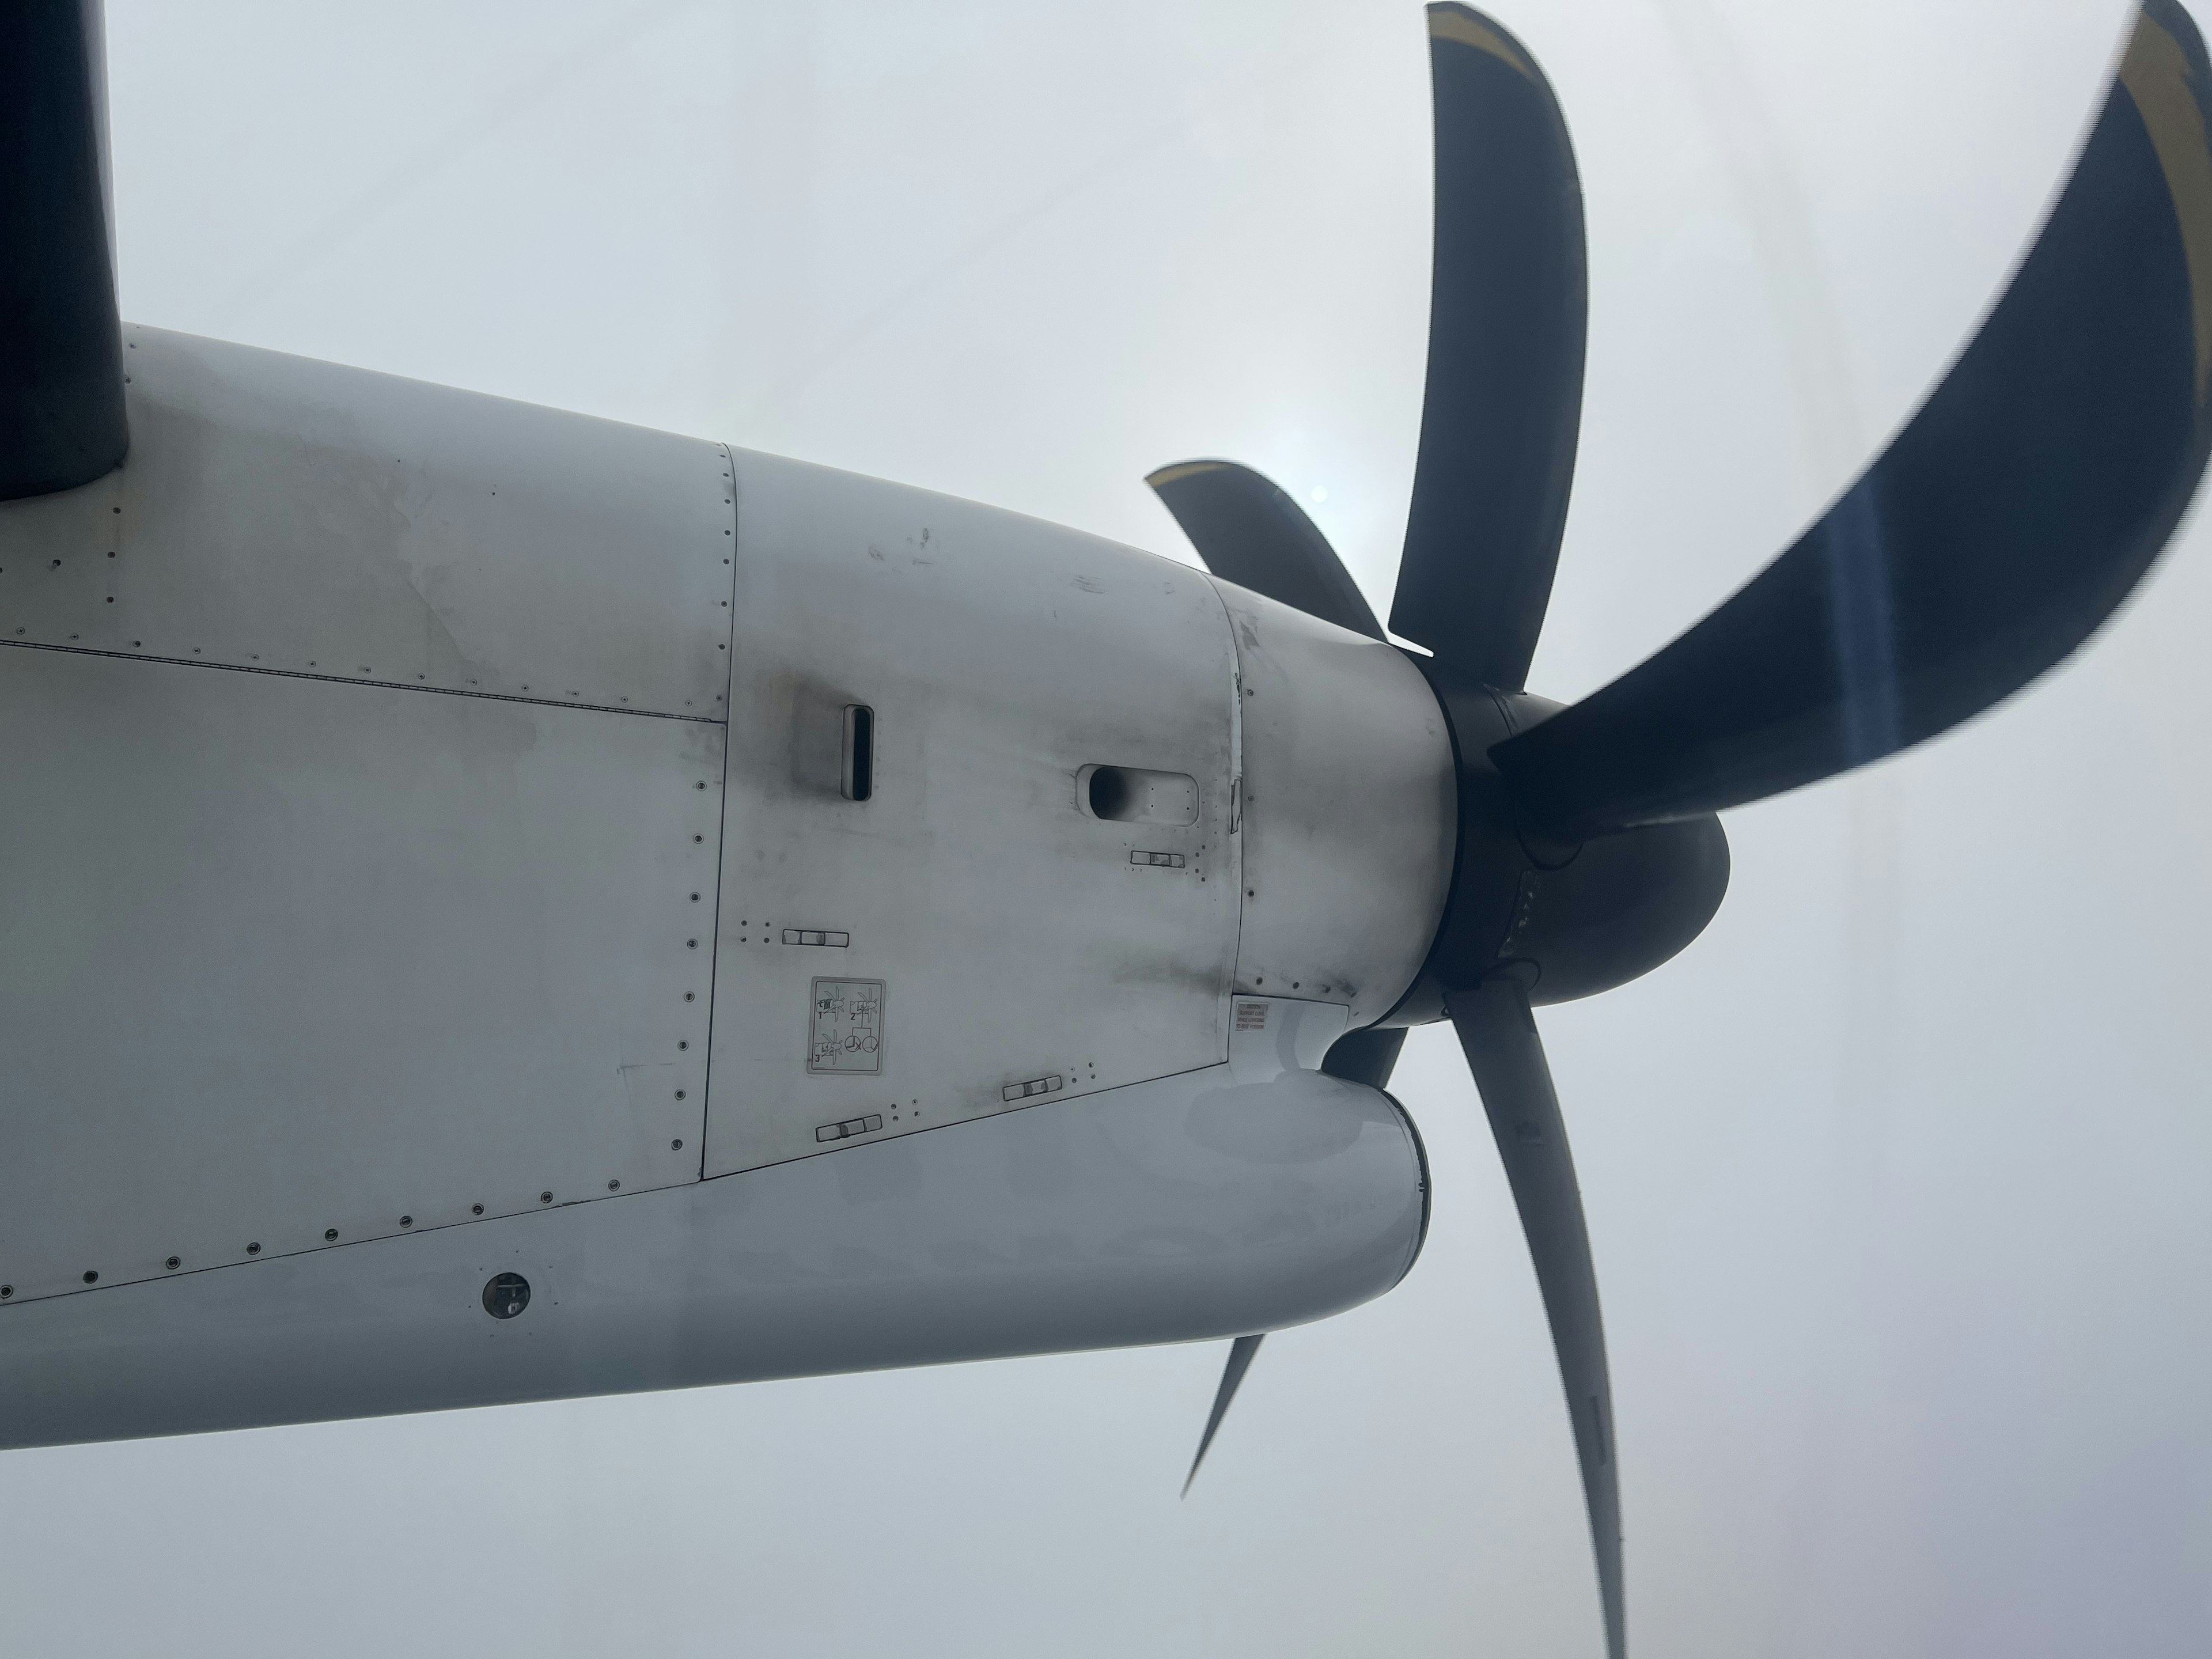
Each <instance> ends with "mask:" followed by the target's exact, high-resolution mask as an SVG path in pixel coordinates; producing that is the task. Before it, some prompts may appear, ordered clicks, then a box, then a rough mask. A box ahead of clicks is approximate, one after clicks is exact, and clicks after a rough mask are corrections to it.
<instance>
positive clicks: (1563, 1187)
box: [1451, 975, 1627, 1659]
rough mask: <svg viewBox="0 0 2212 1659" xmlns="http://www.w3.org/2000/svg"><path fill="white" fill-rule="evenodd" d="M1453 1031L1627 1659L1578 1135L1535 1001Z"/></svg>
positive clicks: (1463, 1005) (1511, 989) (1508, 987)
mask: <svg viewBox="0 0 2212 1659" xmlns="http://www.w3.org/2000/svg"><path fill="white" fill-rule="evenodd" d="M1451 1020H1452V1024H1453V1026H1454V1028H1455V1030H1457V1031H1458V1032H1459V1040H1460V1046H1461V1047H1462V1048H1464V1049H1466V1051H1467V1063H1468V1067H1469V1069H1471V1070H1472V1071H1473V1072H1474V1084H1475V1087H1476V1088H1477V1089H1478V1090H1480V1091H1481V1094H1482V1106H1483V1110H1484V1112H1485V1113H1486V1115H1488V1117H1489V1119H1490V1130H1491V1133H1492V1135H1493V1136H1494V1137H1495V1138H1496V1139H1497V1141H1498V1157H1499V1158H1501V1159H1503V1160H1504V1164H1505V1176H1506V1180H1507V1182H1509V1183H1510V1185H1511V1187H1512V1188H1513V1204H1514V1207H1515V1208H1516V1209H1517V1210H1518V1211H1519V1212H1521V1231H1522V1234H1523V1235H1524V1236H1526V1237H1527V1238H1528V1255H1529V1257H1530V1259H1531V1260H1532V1261H1534V1263H1535V1267H1536V1286H1537V1288H1538V1289H1539V1290H1540V1291H1542V1292H1543V1297H1544V1312H1545V1315H1546V1316H1547V1318H1548V1319H1549V1321H1550V1322H1551V1327H1552V1347H1553V1352H1555V1353H1556V1354H1557V1355H1558V1357H1559V1381H1560V1383H1561V1384H1562V1385H1564V1386H1565V1389H1566V1393H1567V1416H1568V1419H1569V1420H1570V1421H1571V1424H1572V1425H1573V1428H1574V1434H1575V1452H1576V1455H1577V1458H1578V1459H1579V1460H1580V1462H1581V1463H1582V1471H1583V1499H1584V1501H1585V1502H1586V1503H1587V1504H1588V1505H1589V1523H1590V1541H1591V1543H1592V1544H1593V1545H1594V1546H1595V1549H1596V1552H1597V1583H1598V1595H1599V1598H1600V1600H1601V1602H1602V1603H1603V1606H1604V1610H1605V1644H1606V1652H1607V1654H1608V1655H1609V1656H1611V1659H1621V1655H1622V1653H1623V1652H1624V1651H1625V1650H1626V1642H1627V1634H1626V1630H1627V1626H1626V1608H1625V1606H1624V1603H1623V1599H1622V1585H1621V1577H1620V1468H1619V1467H1618V1466H1617V1465H1616V1464H1615V1462H1614V1461H1613V1384H1612V1382H1611V1380H1610V1378H1609V1376H1608V1373H1607V1368H1606V1363H1605V1322H1604V1321H1603V1320H1602V1319H1601V1318H1600V1317H1599V1316H1598V1305H1597V1271H1596V1269H1595V1267H1594V1266H1593V1265H1592V1264H1591V1261H1590V1247H1589V1231H1588V1230H1587V1229H1586V1228H1585V1227H1584V1225H1583V1195H1582V1188H1580V1187H1579V1186H1577V1184H1576V1182H1575V1160H1574V1157H1573V1154H1572V1153H1571V1152H1569V1151H1568V1150H1567V1126H1566V1123H1565V1121H1564V1120H1563V1119H1562V1118H1561V1117H1560V1115H1559V1095H1558V1093H1557V1092H1556V1091H1554V1090H1553V1087H1552V1068H1551V1066H1550V1065H1549V1063H1548V1062H1547V1061H1546V1060H1545V1058H1544V1044H1543V1042H1542V1040H1541V1038H1540V1037H1539V1036H1537V1035H1536V1021H1535V1018H1534V1015H1532V1014H1531V1013H1530V1012H1529V1011H1528V992H1527V990H1526V989H1525V988H1523V987H1522V984H1521V981H1519V980H1517V979H1515V978H1513V977H1512V976H1510V975H1500V976H1498V977H1497V978H1494V979H1488V980H1485V981H1483V982H1482V983H1481V984H1480V986H1478V987H1476V988H1475V989H1474V990H1472V991H1455V992H1453V993H1452V994H1451Z"/></svg>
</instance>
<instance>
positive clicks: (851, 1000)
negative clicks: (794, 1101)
mask: <svg viewBox="0 0 2212 1659" xmlns="http://www.w3.org/2000/svg"><path fill="white" fill-rule="evenodd" d="M806 1069H807V1070H808V1071H810V1072H830V1073H835V1072H880V1071H882V1070H883V1069H884V982H883V981H881V980H879V979H817V980H816V981H814V1012H813V1015H812V1018H811V1021H810V1023H809V1024H808V1026H807V1043H806Z"/></svg>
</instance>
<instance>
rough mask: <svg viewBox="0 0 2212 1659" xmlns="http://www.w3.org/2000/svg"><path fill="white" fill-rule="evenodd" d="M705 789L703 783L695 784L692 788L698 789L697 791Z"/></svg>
mask: <svg viewBox="0 0 2212 1659" xmlns="http://www.w3.org/2000/svg"><path fill="white" fill-rule="evenodd" d="M693 787H695V788H698V789H704V788H705V787H707V786H706V785H705V784H703V783H701V784H695V785H694V786H693Z"/></svg>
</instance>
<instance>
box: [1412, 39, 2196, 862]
mask: <svg viewBox="0 0 2212 1659" xmlns="http://www.w3.org/2000/svg"><path fill="white" fill-rule="evenodd" d="M2208 96H2212V69H2209V68H2208V64H2207V62H2206V58H2205V52H2204V44H2203V39H2202V38H2201V37H2200V36H2199V35H2198V33H2197V29H2196V27H2195V26H2194V25H2193V24H2192V23H2191V21H2190V19H2189V16H2188V14H2187V13H2185V12H2184V11H2183V10H2182V9H2181V8H2180V7H2179V5H2177V4H2175V3H2173V0H2148V3H2147V4H2145V5H2144V7H2143V9H2142V14H2141V15H2140V16H2139V17H2138V19H2137V21H2136V26H2135V31H2134V33H2133V36H2132V37H2131V39H2130V43H2129V46H2128V49H2127V52H2126V54H2125V56H2124V58H2123V59H2122V62H2121V64H2120V70H2119V75H2118V79H2117V81H2116V82H2115V83H2114V85H2113V87H2112V91H2111V94H2110V95H2109V96H2108V97H2107V98H2106V101H2105V104H2104V107H2103V111H2102V112H2101V113H2100V115H2099V117H2098V118H2097V121H2096V125H2095V126H2094V127H2093V130H2092V131H2091V132H2090V134H2089V138H2088V142H2087V146H2086V147H2085V148H2084V149H2083V150H2082V152H2081V159H2080V161H2078V162H2077V163H2076V164H2075V169H2074V173H2073V177H2072V179H2070V180H2069V182H2068V184H2067V185H2066V188H2065V190H2064V191H2063V193H2062V194H2061V195H2060V196H2059V198H2058V202H2057V206H2056V207H2055V208H2054V209H2053V210H2051V217H2050V220H2049V222H2047V223H2046V224H2045V227H2044V228H2043V232H2042V234H2041V235H2040V236H2039V238H2038V239H2037V240H2036V242H2035V245H2034V246H2033V248H2032V249H2031V250H2030V252H2029V253H2028V255H2027V259H2026V260H2025V262H2024V263H2023V264H2021V267H2020V270H2019V271H2018V273H2017V274H2016V275H2015V276H2014V277H2013V279H2012V283H2011V284H2010V286H2009V287H2008V289H2006V291H2005V294H2004V296H2003V298H2002V300H2000V301H1998V302H1997V305H1996V309H1995V310H1994V311H1993V312H1991V313H1990V317H1989V319H1988V320H1987V321H1986V322H1984V324H1983V325H1982V328H1981V331H1980V332H1979V333H1978V335H1976V337H1974V340H1973V343H1972V344H1971V345H1969V346H1968V347H1967V348H1966V352H1965V354H1964V355H1963V356H1960V359H1959V361H1958V362H1957V364H1956V365H1955V366H1954V368H1952V370H1951V372H1950V373H1949V374H1947V375H1946V376H1945V377H1944V379H1943V380H1942V383H1941V384H1940V385H1939V386H1936V390H1935V392H1933V393H1932V394H1931V395H1930V396H1929V399H1928V401H1927V402H1926V404H1923V406H1922V407H1921V409H1920V411H1919V412H1918V413H1917V415H1915V416H1913V418H1912V420H1911V422H1910V423H1909V424H1908V425H1907V426H1906V427H1905V430H1904V431H1903V432H1901V433H1900V434H1899V435H1898V436H1897V438H1896V440H1895V441H1893V443H1892V444H1891V445H1890V447H1889V448H1888V449H1887V452H1885V453H1883V455H1882V456H1881V459H1879V460H1877V461H1876V462H1875V464H1874V465H1873V466H1872V467H1871V468H1869V470H1868V471H1867V472H1866V474H1865V475H1864V476H1863V477H1861V478H1860V479H1859V481H1858V482H1857V483H1856V484H1854V485H1853V486H1852V487H1851V489H1850V491H1849V492H1848V493H1846V494H1845V495H1844V498H1843V499H1842V500H1841V501H1838V502H1837V503H1836V505H1835V506H1834V507H1832V508H1830V509H1829V511H1828V512H1827V513H1826V515H1825V516H1824V517H1823V518H1822V519H1821V520H1820V522H1819V523H1817V524H1815V525H1814V526H1813V527H1812V529H1811V530H1809V531H1808V532H1806V533H1805V535H1804V536H1803V537H1802V538H1801V539H1800V540H1799V541H1798V542H1797V544H1796V545H1795V546H1793V547H1792V548H1790V550H1789V551H1787V552H1786V553H1784V554H1783V555H1782V556H1781V557H1780V558H1778V559H1777V560H1776V561H1775V562H1773V563H1772V564H1771V565H1770V566H1768V567H1767V568H1766V569H1765V570H1764V571H1762V572H1761V573H1760V574H1759V575H1758V576H1757V577H1755V578H1753V580H1752V581H1751V582H1750V583H1749V585H1747V586H1745V587H1744V588H1743V589H1741V591H1740V592H1737V593H1736V594H1735V597H1734V598H1732V599H1729V600H1728V601H1726V602H1725V603H1724V604H1723V605H1721V607H1720V608H1719V609H1718V610H1717V611H1714V612H1713V613H1712V614H1711V616H1709V617H1706V618H1705V620H1704V621H1703V622H1701V623H1698V624H1697V626H1695V627H1694V628H1692V629H1690V631H1689V632H1688V633H1686V634H1685V635H1682V637H1681V638H1680V639H1678V640H1676V641H1674V643H1673V644H1672V645H1669V646H1668V647H1666V648H1665V649H1663V650H1662V651H1660V652H1659V653H1657V654H1656V655H1655V656H1653V657H1651V658H1650V659H1648V660H1647V661H1645V662H1644V664H1643V665H1641V666H1639V667H1637V668H1634V669H1632V670H1631V671H1629V672H1628V673H1626V674H1625V675H1623V676H1622V677H1621V678H1619V679H1617V680H1615V681H1614V682H1613V684H1610V685H1608V686H1607V687H1605V688H1604V689H1603V690H1600V691H1598V692H1597V693H1595V695H1593V696H1589V697H1588V698H1586V699H1584V700H1583V702H1579V703H1577V704H1576V705H1574V706H1573V707H1572V708H1568V709H1565V710H1564V711H1562V712H1561V713H1559V714H1555V715H1553V717H1552V718H1551V719H1550V720H1546V721H1545V722H1543V724H1541V725H1540V726H1535V727H1534V728H1533V729H1531V730H1529V731H1527V732H1522V733H1521V734H1519V735H1518V736H1516V737H1513V738H1508V739H1507V740H1506V741H1504V743H1501V744H1498V745H1497V746H1496V747H1495V748H1493V749H1492V750H1491V751H1490V752H1491V756H1492V759H1493V760H1494V761H1495V762H1496V763H1497V765H1498V770H1499V771H1500V772H1502V773H1503V774H1504V776H1505V779H1506V781H1507V782H1508V784H1509V785H1510V788H1511V790H1512V793H1513V795H1514V799H1515V801H1516V805H1517V807H1518V809H1519V811H1521V812H1522V815H1523V820H1524V822H1527V823H1531V824H1533V825H1534V826H1536V827H1539V828H1541V829H1542V830H1544V831H1546V832H1548V833H1550V834H1553V835H1556V836H1562V837H1564V838H1566V839H1568V840H1579V839H1583V838H1585V837H1588V836H1595V835H1600V834H1603V833H1604V832H1606V831H1607V830H1615V829H1625V828H1627V827H1629V826H1631V825H1633V824H1638V823H1656V822H1660V821H1662V820H1666V819H1669V818H1681V817H1690V816H1692V815H1694V814H1697V813H1702V812H1709V811H1716V810H1717V809H1719V808H1722V807H1726V806H1733V805H1737V804H1738V803H1740V802H1743V801H1749V800H1756V799H1759V798H1760V797H1762V796H1765V795H1771V794H1775V793H1779V792H1780V791H1782V790H1785V789H1791V788H1795V787H1797V786H1798V785H1800V784H1805V783H1810V782H1813V781H1814V780H1816V779H1820V778H1824V777H1827V776H1829V775H1832V774H1834V773H1837V772H1842V771H1845V770H1848V769H1850V768H1852V767H1855V766H1860V765H1863V764H1865V763H1867V762H1869V761H1871V760H1876V759H1879V758H1881V757H1882V756H1884V755H1888V754H1892V753H1894V752H1895V751H1896V750H1900V749H1904V748H1906V747H1908V746H1909V745H1911V744H1916V743H1918V742H1920V741H1922V740H1923V738H1929V737H1933V736H1934V735H1936V733H1937V732H1942V731H1943V730H1945V729H1946V728H1948V727H1949V726H1955V725H1957V724H1958V723H1959V722H1960V720H1966V719H1967V718H1968V717H1970V716H1972V715H1973V714H1978V713H1979V712H1980V711H1981V710H1982V709H1984V708H1988V707H1989V706H1990V704H1992V703H1994V702H1997V701H1999V700H2000V699H2002V698H2003V697H2006V696H2009V695H2010V694H2011V693H2013V692H2014V691H2016V690H2019V689H2020V688H2021V686H2023V685H2025V684H2027V683H2028V682H2029V681H2030V680H2032V679H2033V678H2035V677H2036V676H2037V675H2039V674H2040V673H2042V672H2043V671H2045V669H2047V668H2049V667H2051V665H2053V664H2054V663H2056V662H2057V661H2058V660H2059V659H2061V658H2063V657H2064V656H2065V655H2066V654H2067V653H2069V652H2070V651H2072V650H2073V649H2074V647H2075V646H2077V645H2079V644H2080V643H2081V641H2083V640H2084V639H2086V638H2087V636H2088V635H2090V633H2091V632H2092V631H2093V630H2094V629H2096V627H2097V626H2098V624H2099V623H2102V622H2103V621H2104V619H2105V618H2106V617H2107V616H2109V615H2111V613H2112V611H2113V609H2114V608H2115V607H2116V606H2118V605H2119V603H2120V601H2121V600H2122V599H2125V598H2126V597H2127V595H2128V593H2129V592H2130V590H2131V589H2133V588H2134V586H2136V583H2137V582H2138V581H2139V580H2142V576H2143V574H2144V573H2145V571H2147V570H2148V568H2149V567H2150V564H2151V562H2152V560H2153V559H2154V558H2155V557H2156V556H2158V553H2159V550H2160V549H2161V548H2162V547H2164V545H2165V544H2166V538H2168V537H2169V536H2171V535H2172V533H2173V529H2174V526H2175V525H2176V524H2177V523H2178V522H2179V520H2180V518H2181V514H2182V512H2183V510H2184V509H2185V507H2187V506H2188V504H2189V501H2190V498H2191V495H2193V494H2194V493H2195V491H2196V489H2197V481H2198V479H2199V478H2200V477H2202V476H2203V471H2204V465H2205V459H2206V456H2207V454H2208V453H2212V398H2208V392H2212V137H2208V123H2207V102H2208ZM1401 631H1403V630H1402V629H1401Z"/></svg>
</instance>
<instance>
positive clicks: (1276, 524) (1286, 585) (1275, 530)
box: [1145, 461, 1383, 640]
mask: <svg viewBox="0 0 2212 1659" xmlns="http://www.w3.org/2000/svg"><path fill="white" fill-rule="evenodd" d="M1145 482H1146V483H1148V484H1150V485H1152V489H1153V492H1154V493H1155V494H1156V495H1158V496H1159V498H1160V500H1161V501H1163V502H1164V503H1165V504H1166V506H1167V509H1168V511H1169V512H1170V513H1174V514H1175V519H1176V523H1177V524H1179V525H1181V526H1182V533H1183V534H1184V535H1186V536H1188V537H1189V538H1190V544H1191V545H1192V546H1193V547H1194V548H1196V549H1197V550H1198V556H1199V557H1200V558H1201V559H1203V560H1205V561H1206V568H1207V569H1208V570H1211V571H1212V573H1213V574H1215V575H1217V576H1219V577H1221V578H1223V579H1224V580H1227V581H1232V582H1235V583H1236V584H1237V586H1239V587H1249V588H1250V589H1251V590H1252V591H1253V592H1255V593H1264V594H1266V595H1267V597H1268V598H1269V599H1279V600H1280V601H1282V603H1283V604H1285V605H1291V606H1292V607H1294V608H1296V609H1297V610H1299V611H1304V612H1305V613H1306V614H1307V615H1308V616H1310V617H1320V618H1321V619H1322V621H1323V622H1333V623H1335V624H1336V625H1337V626H1338V627H1339V628H1348V629H1351V630H1352V632H1353V633H1355V634H1364V635H1367V637H1368V638H1370V639H1371V640H1379V639H1381V638H1382V637H1383V625H1382V623H1378V622H1376V620H1375V612H1374V611H1372V610H1370V608H1369V607H1368V604H1367V600H1366V598H1365V596H1364V595H1363V594H1362V593H1361V592H1360V591H1359V588H1358V584H1356V583H1355V582H1354V581H1353V580H1352V575H1351V573H1350V572H1349V571H1347V570H1346V569H1345V568H1344V565H1343V563H1342V562H1341V561H1340V560H1339V559H1338V558H1337V556H1336V551H1335V550H1334V548H1332V547H1330V546H1329V544H1328V538H1326V537H1324V536H1323V535H1322V533H1321V532H1320V531H1319V530H1317V529H1316V528H1315V527H1314V521H1313V520H1311V519H1309V518H1308V517H1306V515H1305V511H1304V508H1302V507H1299V505H1298V504H1297V502H1296V501H1292V500H1291V498H1290V497H1289V496H1288V495H1285V494H1284V493H1283V492H1282V491H1281V490H1280V489H1278V488H1277V487H1276V486H1275V485H1274V484H1273V483H1270V482H1269V481H1268V480H1267V478H1265V477H1261V475H1260V474H1259V473H1257V472H1255V471H1253V470H1252V469H1251V468H1250V467H1249V466H1239V465H1237V463H1236V462H1234V461H1179V462H1177V463H1176V465H1173V466H1164V467H1162V468H1161V469H1160V470H1159V471H1157V472H1155V473H1153V474H1152V475H1151V476H1150V477H1147V478H1146V480H1145Z"/></svg>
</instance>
